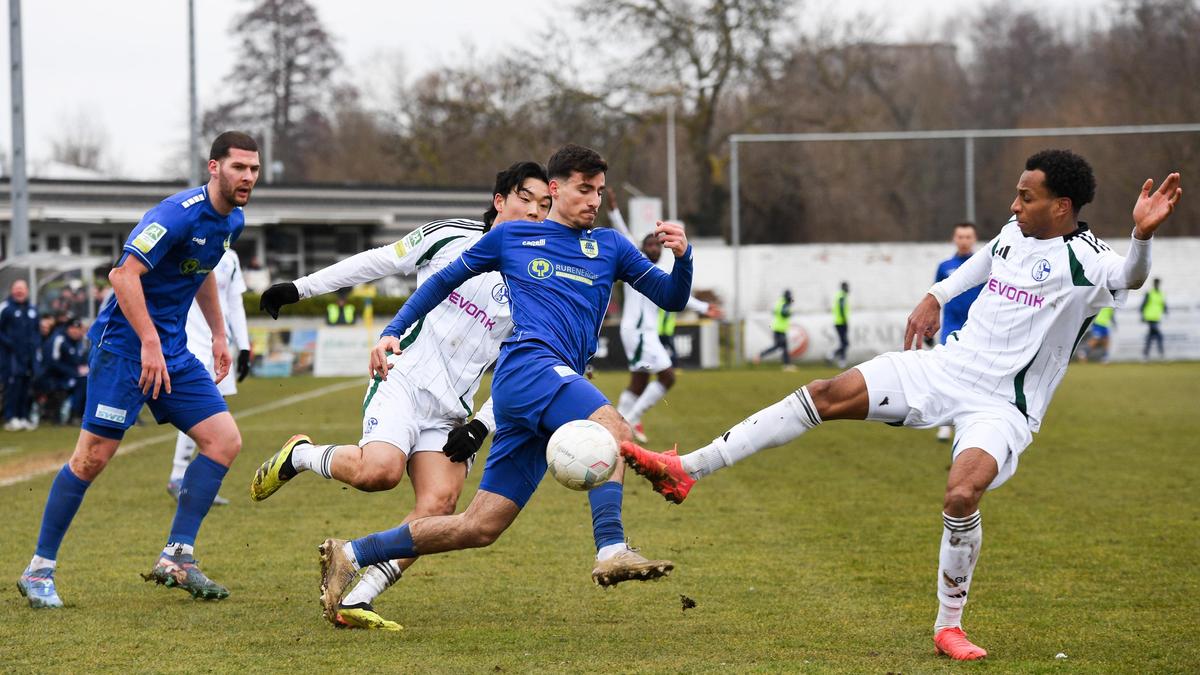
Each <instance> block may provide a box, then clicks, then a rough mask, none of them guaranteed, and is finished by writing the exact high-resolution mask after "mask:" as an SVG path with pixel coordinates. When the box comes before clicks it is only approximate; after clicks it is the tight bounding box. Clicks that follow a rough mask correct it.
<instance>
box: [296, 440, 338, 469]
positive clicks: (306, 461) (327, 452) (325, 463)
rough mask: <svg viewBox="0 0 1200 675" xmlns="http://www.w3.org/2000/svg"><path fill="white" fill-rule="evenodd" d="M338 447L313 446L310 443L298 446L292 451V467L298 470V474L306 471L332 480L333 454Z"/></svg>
mask: <svg viewBox="0 0 1200 675" xmlns="http://www.w3.org/2000/svg"><path fill="white" fill-rule="evenodd" d="M337 447H338V446H336V445H312V444H309V443H304V444H302V445H297V446H296V447H295V449H293V450H292V467H294V468H295V469H296V473H300V472H301V471H305V470H307V471H315V472H316V473H318V474H320V475H322V476H324V477H326V478H332V477H333V476H332V474H330V467H332V466H333V453H334V451H335V450H337Z"/></svg>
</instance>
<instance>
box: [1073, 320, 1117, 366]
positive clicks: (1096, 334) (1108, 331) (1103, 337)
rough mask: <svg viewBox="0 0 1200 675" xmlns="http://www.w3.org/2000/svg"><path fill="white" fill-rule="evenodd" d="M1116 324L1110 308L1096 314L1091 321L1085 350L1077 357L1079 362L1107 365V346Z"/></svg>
mask: <svg viewBox="0 0 1200 675" xmlns="http://www.w3.org/2000/svg"><path fill="white" fill-rule="evenodd" d="M1116 322H1117V320H1116V317H1115V316H1114V315H1113V308H1112V307H1105V308H1104V309H1102V310H1100V311H1099V312H1098V313H1097V314H1096V318H1095V319H1093V320H1092V336H1091V338H1089V339H1088V343H1087V349H1086V350H1084V351H1083V352H1082V353H1080V355H1079V356H1080V360H1081V361H1099V362H1100V363H1108V345H1109V344H1110V342H1111V339H1112V328H1113V325H1115V324H1116Z"/></svg>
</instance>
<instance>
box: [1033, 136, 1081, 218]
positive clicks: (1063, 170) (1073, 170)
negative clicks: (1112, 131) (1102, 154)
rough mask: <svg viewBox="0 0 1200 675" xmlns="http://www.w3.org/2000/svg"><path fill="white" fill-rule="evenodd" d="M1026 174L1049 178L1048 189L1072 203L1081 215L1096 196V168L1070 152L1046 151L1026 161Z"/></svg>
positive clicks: (1047, 180)
mask: <svg viewBox="0 0 1200 675" xmlns="http://www.w3.org/2000/svg"><path fill="white" fill-rule="evenodd" d="M1025 170H1026V171H1037V170H1041V172H1042V173H1044V174H1046V189H1047V190H1049V191H1050V193H1051V194H1053V195H1054V196H1055V197H1066V198H1067V199H1070V200H1071V208H1072V209H1074V210H1075V213H1076V214H1077V215H1078V213H1079V210H1080V209H1082V208H1083V207H1084V205H1085V204H1088V203H1090V202H1091V201H1092V198H1094V197H1095V196H1096V176H1095V174H1093V173H1092V165H1091V164H1088V162H1087V160H1086V159H1084V158H1082V157H1080V156H1079V155H1077V154H1075V153H1073V152H1071V151H1070V150H1042V151H1041V152H1039V153H1036V154H1034V155H1032V156H1031V157H1030V158H1029V159H1027V160H1025Z"/></svg>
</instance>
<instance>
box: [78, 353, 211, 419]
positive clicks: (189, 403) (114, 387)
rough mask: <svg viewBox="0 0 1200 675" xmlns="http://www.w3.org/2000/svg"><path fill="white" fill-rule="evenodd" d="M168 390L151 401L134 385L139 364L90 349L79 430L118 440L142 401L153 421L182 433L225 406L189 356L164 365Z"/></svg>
mask: <svg viewBox="0 0 1200 675" xmlns="http://www.w3.org/2000/svg"><path fill="white" fill-rule="evenodd" d="M167 372H168V374H169V375H170V376H171V393H169V394H168V393H167V392H166V391H159V393H158V398H157V399H151V398H150V394H143V393H142V389H141V387H139V386H138V378H139V377H141V375H142V365H141V363H139V362H138V361H135V360H134V359H130V358H126V357H124V356H121V355H119V354H114V353H112V352H110V351H108V350H106V349H103V348H97V349H93V350H92V353H91V356H89V357H88V378H87V408H86V409H85V410H84V414H83V428H84V429H85V430H86V431H90V432H91V433H93V434H96V435H97V436H103V437H104V438H112V439H120V438H121V437H122V436H124V435H125V431H126V430H128V429H129V427H131V426H133V423H134V422H135V421H136V420H137V416H138V413H139V412H141V410H142V404H149V406H150V412H152V413H154V419H155V421H157V422H158V423H159V424H166V423H167V422H170V423H171V424H174V425H175V426H176V428H178V429H179V430H180V431H183V432H187V430H188V429H191V428H192V427H194V426H196V423H197V422H202V421H204V420H206V419H208V418H209V417H212V416H213V415H216V414H217V413H221V412H225V411H226V410H229V407H228V406H226V405H225V399H224V397H222V396H221V392H219V391H217V385H216V383H215V382H213V378H212V375H209V373H208V371H207V370H205V369H204V364H202V363H200V360H199V359H197V358H196V357H195V356H191V355H190V354H189V360H187V361H185V362H183V363H181V364H179V365H177V366H174V367H171V368H168V369H167Z"/></svg>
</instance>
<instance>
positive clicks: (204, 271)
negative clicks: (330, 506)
mask: <svg viewBox="0 0 1200 675" xmlns="http://www.w3.org/2000/svg"><path fill="white" fill-rule="evenodd" d="M208 172H209V175H210V176H211V178H210V179H209V181H208V183H207V184H206V185H202V186H200V187H198V188H192V189H189V190H185V191H183V192H180V193H178V194H176V195H172V196H171V197H168V198H166V199H164V200H163V201H162V202H161V203H160V204H159V205H158V206H156V207H154V208H153V209H150V210H149V211H147V212H146V215H144V216H142V220H141V222H139V223H138V225H137V227H135V228H134V229H133V232H131V233H130V235H129V239H128V240H127V241H126V242H125V247H124V251H123V253H122V255H121V259H120V260H119V261H118V262H117V265H116V266H115V267H114V268H113V270H112V271H111V272H110V273H109V275H108V278H109V280H111V281H112V286H113V291H114V295H113V297H112V298H111V299H110V300H109V301H108V302H107V303H105V305H104V307H103V308H102V309H101V311H100V316H99V317H97V319H96V322H95V323H94V324H92V329H91V331H90V332H89V333H88V338H89V339H90V340H91V342H92V346H93V348H92V353H91V357H90V359H89V364H88V365H89V369H90V370H89V372H88V381H87V407H86V409H85V411H84V417H83V428H82V429H81V430H80V432H79V440H78V441H77V442H76V444H75V452H74V453H73V454H72V455H71V459H70V461H69V462H68V463H67V464H66V465H65V466H63V468H62V470H60V471H59V472H58V476H56V477H55V479H54V482H53V483H52V484H51V486H50V495H49V497H47V499H46V510H45V512H44V514H43V515H42V526H41V533H40V534H39V535H38V542H37V552H36V553H35V554H34V556H33V559H32V560H31V561H30V563H29V567H27V568H26V569H25V571H24V572H23V573H22V574H21V578H20V579H19V580H18V581H17V588H18V589H19V590H20V591H21V594H22V595H24V596H26V597H27V598H29V604H30V606H31V607H35V608H42V607H47V608H50V607H62V600H61V599H60V598H59V596H58V592H57V590H56V588H55V584H54V570H55V567H56V561H57V558H58V549H59V546H60V545H61V544H62V540H63V537H64V536H65V535H66V533H67V528H69V527H70V526H71V520H72V519H73V518H74V517H75V513H76V512H77V511H78V510H79V506H80V504H82V502H83V496H84V493H85V492H86V491H87V489H88V487H89V486H90V485H91V484H92V481H94V480H96V477H97V476H99V475H100V472H101V471H103V470H104V467H105V466H106V465H107V464H108V461H109V460H110V459H112V456H113V455H114V454H116V452H117V448H118V446H120V444H121V438H122V437H123V436H124V435H125V431H126V430H127V429H129V427H131V426H132V425H133V423H134V421H135V420H136V419H137V416H138V412H139V411H140V410H141V409H142V405H143V404H149V406H150V411H151V412H153V413H154V418H155V419H156V420H157V421H158V423H159V424H164V423H166V422H170V423H171V424H173V425H175V427H177V428H178V429H179V430H180V431H183V432H184V433H186V434H188V435H189V436H191V437H192V439H193V440H195V441H196V444H197V445H198V446H199V447H200V454H199V456H197V457H196V459H195V461H193V462H192V464H191V465H190V466H189V467H188V469H187V473H185V474H184V476H183V484H182V487H181V489H180V493H179V504H178V506H177V507H176V510H175V520H174V521H173V522H172V523H171V530H170V534H169V536H168V537H167V545H166V547H165V548H163V551H162V554H161V555H160V556H159V558H158V562H157V563H156V564H155V566H154V568H153V569H151V570H150V573H149V574H144V575H142V576H143V578H144V579H145V580H147V581H155V582H157V583H159V584H164V585H166V586H177V587H179V588H181V589H183V590H185V591H187V592H188V593H190V594H191V595H192V596H193V597H197V598H203V599H206V600H220V599H223V598H225V597H227V596H228V595H229V591H228V590H227V589H226V588H225V587H224V586H221V585H220V584H218V583H216V582H214V581H212V580H211V579H209V578H208V577H206V576H205V575H204V573H203V572H201V571H200V568H199V567H198V566H197V563H196V560H195V558H193V557H192V552H193V546H194V545H195V543H196V534H197V533H198V532H199V531H200V523H201V521H203V520H204V516H205V515H207V514H208V509H209V507H211V506H212V502H213V498H214V497H215V496H216V495H217V490H218V489H219V488H220V487H221V480H222V479H223V478H224V477H225V472H226V471H227V470H228V468H229V465H230V464H232V463H233V460H234V458H235V457H237V454H238V451H239V450H241V447H242V437H241V434H240V433H239V432H238V428H237V425H236V424H235V423H234V421H233V417H232V416H231V415H230V414H229V410H228V408H227V407H226V406H225V399H224V398H223V397H222V396H221V394H220V392H218V391H217V385H216V381H220V380H221V378H223V377H225V375H226V374H228V372H229V364H230V360H231V359H230V355H229V345H228V344H227V343H226V341H225V322H224V319H223V318H222V316H221V305H220V303H219V301H218V299H217V285H216V279H215V278H214V277H212V276H211V275H209V272H210V271H212V269H213V268H214V267H215V266H216V264H217V263H218V262H219V261H220V260H221V257H222V256H223V255H225V251H226V250H227V249H228V248H229V247H230V246H231V245H232V244H233V242H234V241H236V240H237V238H238V235H240V234H241V233H242V228H243V227H244V225H245V220H246V219H245V215H244V214H243V213H242V209H241V207H242V206H244V205H245V204H246V202H248V201H249V200H250V192H251V191H252V190H253V189H254V184H255V182H257V181H258V172H259V159H258V145H257V144H256V143H255V142H254V139H253V138H251V137H250V136H247V135H246V134H243V133H240V132H236V131H227V132H225V133H223V134H221V135H220V136H217V138H216V140H215V141H213V144H212V149H211V151H210V153H209V160H208ZM193 298H194V299H195V300H196V302H197V303H198V304H199V305H200V309H201V311H202V312H203V313H204V318H205V319H206V320H207V321H208V325H209V327H211V328H212V334H213V361H214V370H215V371H216V381H214V379H213V376H211V375H209V374H208V371H206V370H205V368H204V365H203V364H201V363H200V361H199V360H198V359H197V358H196V357H195V356H194V355H193V354H192V353H191V352H189V351H188V349H187V340H186V336H185V334H184V324H185V323H186V322H187V314H188V309H189V308H190V307H191V304H192V299H193Z"/></svg>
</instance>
